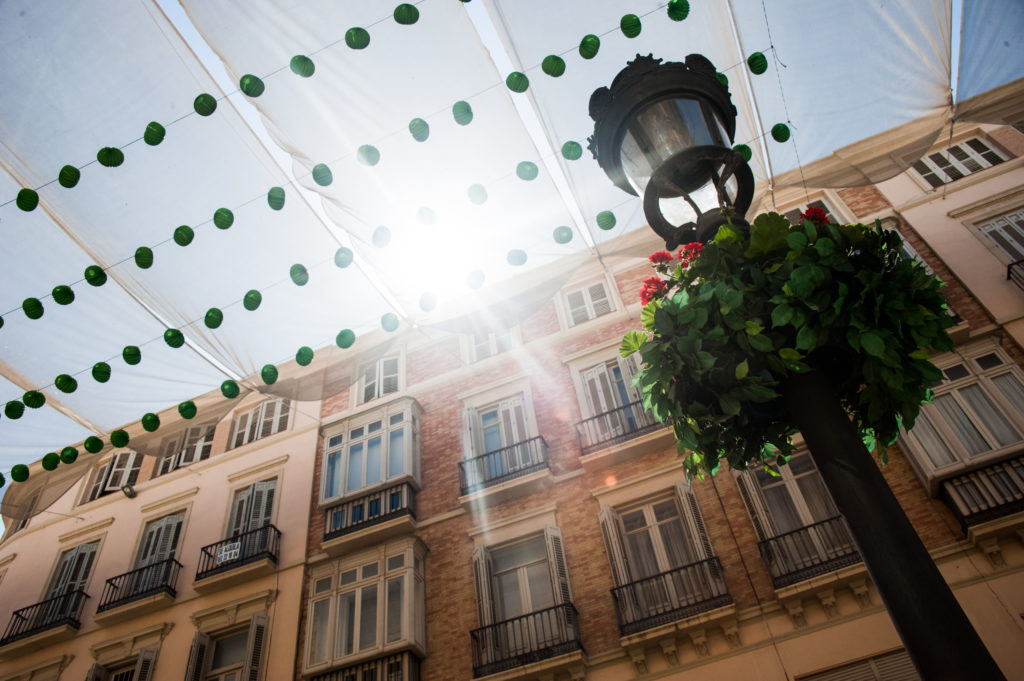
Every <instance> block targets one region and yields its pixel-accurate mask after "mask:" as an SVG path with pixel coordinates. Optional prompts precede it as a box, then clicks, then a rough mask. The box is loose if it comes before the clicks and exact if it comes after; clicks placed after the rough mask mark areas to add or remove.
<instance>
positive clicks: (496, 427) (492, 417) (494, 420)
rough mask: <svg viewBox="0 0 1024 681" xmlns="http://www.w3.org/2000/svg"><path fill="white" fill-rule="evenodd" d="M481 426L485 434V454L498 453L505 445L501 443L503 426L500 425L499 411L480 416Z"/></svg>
mask: <svg viewBox="0 0 1024 681" xmlns="http://www.w3.org/2000/svg"><path fill="white" fill-rule="evenodd" d="M480 425H481V429H482V430H483V434H484V452H485V453H486V452H496V451H498V450H499V449H501V448H502V447H503V446H504V445H503V443H502V441H501V425H500V424H499V423H498V410H497V409H495V410H493V411H488V412H484V413H482V414H480Z"/></svg>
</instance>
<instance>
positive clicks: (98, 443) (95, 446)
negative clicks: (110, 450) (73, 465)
mask: <svg viewBox="0 0 1024 681" xmlns="http://www.w3.org/2000/svg"><path fill="white" fill-rule="evenodd" d="M82 446H83V447H85V451H87V452H89V453H90V454H95V453H97V452H98V451H100V450H101V449H103V440H101V439H99V438H98V437H96V436H95V435H90V436H89V437H87V438H85V442H84V443H83V444H82ZM68 449H70V447H67V448H65V450H64V451H67V450H68ZM63 453H64V452H61V454H63ZM76 456H77V454H76Z"/></svg>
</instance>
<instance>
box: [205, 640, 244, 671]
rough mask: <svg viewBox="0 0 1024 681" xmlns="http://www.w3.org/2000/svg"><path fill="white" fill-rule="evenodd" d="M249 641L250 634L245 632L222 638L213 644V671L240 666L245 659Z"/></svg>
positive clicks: (211, 666)
mask: <svg viewBox="0 0 1024 681" xmlns="http://www.w3.org/2000/svg"><path fill="white" fill-rule="evenodd" d="M248 639H249V632H247V631H243V632H242V633H240V634H235V635H234V636H228V637H226V638H222V639H220V640H219V641H216V642H214V644H213V662H212V663H211V665H210V668H211V669H220V668H221V667H227V666H228V665H232V664H238V663H239V662H241V661H242V659H243V658H244V657H245V646H246V641H248Z"/></svg>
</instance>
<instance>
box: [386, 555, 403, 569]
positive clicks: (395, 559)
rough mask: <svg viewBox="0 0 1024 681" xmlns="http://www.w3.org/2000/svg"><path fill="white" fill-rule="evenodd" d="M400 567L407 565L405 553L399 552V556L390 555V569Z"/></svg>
mask: <svg viewBox="0 0 1024 681" xmlns="http://www.w3.org/2000/svg"><path fill="white" fill-rule="evenodd" d="M400 567H405V554H404V553H399V554H398V555H397V556H388V570H397V569H398V568H400Z"/></svg>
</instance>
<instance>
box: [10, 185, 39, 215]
mask: <svg viewBox="0 0 1024 681" xmlns="http://www.w3.org/2000/svg"><path fill="white" fill-rule="evenodd" d="M14 203H16V204H17V205H18V208H20V209H22V210H23V211H25V212H26V213H28V212H29V211H33V210H35V209H36V206H38V205H39V194H37V193H36V191H35V190H34V189H21V190H19V191H18V198H16V199H15V200H14Z"/></svg>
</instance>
